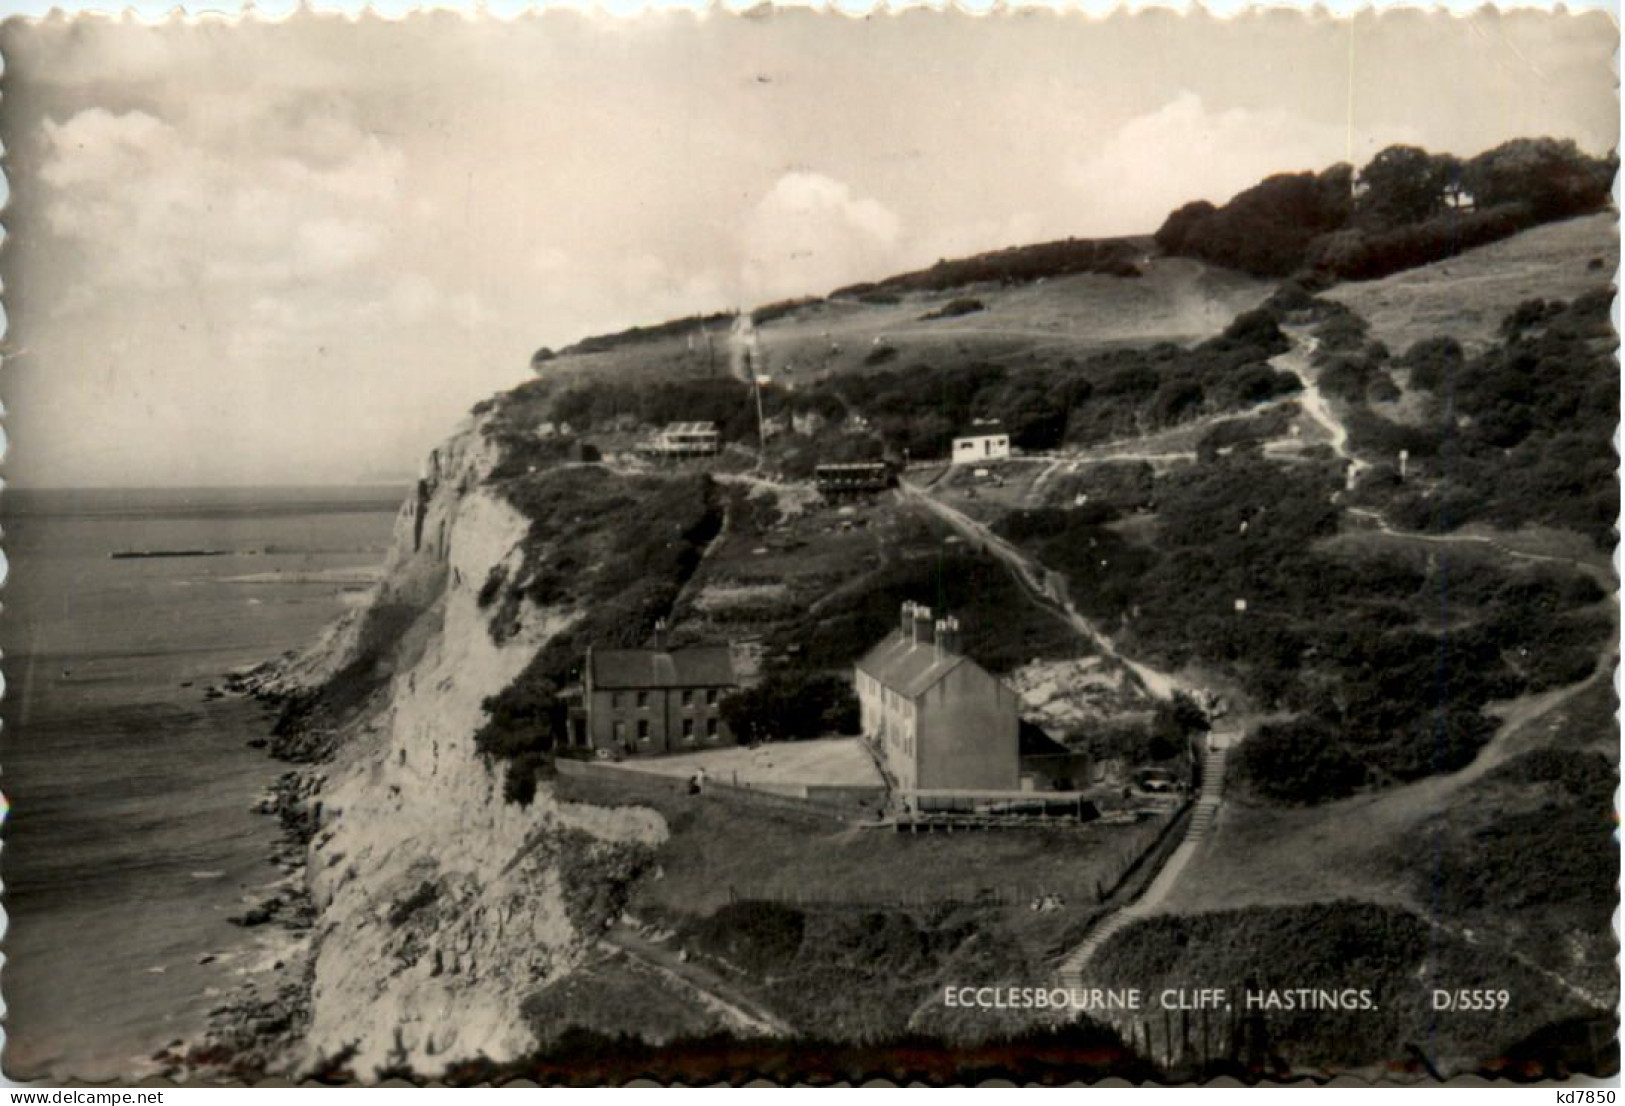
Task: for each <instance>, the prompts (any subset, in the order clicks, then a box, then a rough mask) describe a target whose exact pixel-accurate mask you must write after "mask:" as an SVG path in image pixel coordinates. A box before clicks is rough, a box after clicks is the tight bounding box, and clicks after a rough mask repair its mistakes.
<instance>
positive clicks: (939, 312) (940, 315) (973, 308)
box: [920, 297, 987, 323]
mask: <svg viewBox="0 0 1625 1106" xmlns="http://www.w3.org/2000/svg"><path fill="white" fill-rule="evenodd" d="M986 310H987V305H986V304H984V303H983V302H982V301H981V300H978V299H970V298H968V297H961V298H959V299H955V300H949V301H948V302H947V303H946V304H944V305H943V306H941V307H939V308H937V309H936V310H935V311H927V312H926V313H925V314H924V315H921V316H920V321H921V322H922V323H928V322H930V321H931V320H933V319H957V318H959V317H960V316H961V315H974V314H976V313H977V312H978V311H986Z"/></svg>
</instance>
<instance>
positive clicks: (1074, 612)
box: [897, 478, 1187, 700]
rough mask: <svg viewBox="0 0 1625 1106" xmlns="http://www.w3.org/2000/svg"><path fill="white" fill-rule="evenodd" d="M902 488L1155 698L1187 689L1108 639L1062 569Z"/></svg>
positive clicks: (907, 485)
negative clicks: (1069, 589)
mask: <svg viewBox="0 0 1625 1106" xmlns="http://www.w3.org/2000/svg"><path fill="white" fill-rule="evenodd" d="M897 490H898V493H899V495H901V496H902V498H903V499H904V500H905V501H908V502H912V503H918V504H919V505H921V506H922V507H924V508H925V509H926V510H928V511H930V512H931V513H932V514H934V515H936V516H937V517H938V518H940V519H941V520H942V521H943V522H945V523H947V524H948V525H949V526H950V527H952V528H953V529H954V530H956V531H958V532H959V534H960V536H961V537H963V538H964V539H965V540H966V541H969V542H972V543H973V544H976V545H979V546H981V547H982V548H984V549H986V550H987V551H988V552H989V553H992V554H993V555H994V556H995V557H997V558H999V560H1001V561H1003V562H1004V563H1005V566H1006V567H1007V568H1009V570H1010V571H1011V573H1012V574H1013V575H1014V576H1015V577H1016V580H1017V581H1018V582H1019V583H1020V584H1021V586H1022V587H1023V588H1024V589H1025V590H1026V591H1027V593H1028V594H1029V595H1031V596H1032V597H1033V598H1034V599H1035V600H1037V601H1038V603H1039V604H1040V605H1041V606H1043V607H1044V608H1046V609H1047V610H1049V611H1050V612H1051V613H1053V614H1055V615H1056V616H1058V617H1060V618H1062V619H1064V620H1065V621H1066V622H1067V624H1068V625H1070V626H1071V627H1072V628H1073V629H1074V630H1076V631H1077V632H1078V633H1079V634H1081V635H1082V636H1083V637H1085V638H1087V639H1088V640H1089V642H1090V643H1091V644H1092V645H1094V647H1095V648H1096V649H1097V650H1099V651H1100V653H1101V655H1102V656H1105V657H1109V658H1111V659H1112V660H1114V661H1116V662H1118V663H1119V664H1121V665H1122V666H1123V667H1125V668H1127V669H1128V670H1129V671H1130V672H1132V673H1134V676H1135V678H1137V679H1138V680H1139V681H1140V683H1141V684H1142V685H1143V686H1144V687H1145V689H1146V691H1148V692H1150V693H1151V695H1152V696H1153V697H1155V698H1157V699H1162V700H1168V699H1172V698H1173V697H1174V693H1175V692H1178V691H1182V690H1187V689H1186V688H1185V685H1183V684H1181V683H1180V682H1179V681H1178V680H1177V679H1175V678H1174V677H1173V676H1171V675H1169V674H1168V673H1166V672H1162V671H1159V670H1158V669H1155V668H1152V667H1151V666H1150V665H1148V664H1144V663H1142V662H1140V661H1136V660H1133V659H1132V658H1130V657H1126V656H1124V655H1123V654H1122V653H1121V652H1119V651H1118V648H1117V643H1116V642H1114V641H1112V639H1111V638H1109V637H1107V636H1106V634H1105V633H1104V632H1103V631H1102V630H1101V629H1100V627H1098V626H1096V625H1095V624H1094V623H1093V622H1091V621H1089V620H1088V619H1087V618H1085V617H1084V616H1083V615H1081V614H1079V613H1078V609H1077V608H1076V607H1075V606H1073V604H1072V600H1071V599H1069V598H1068V597H1067V594H1066V581H1065V579H1064V578H1062V576H1061V574H1060V573H1058V572H1052V571H1050V570H1049V569H1047V568H1044V567H1043V566H1042V565H1039V564H1036V563H1034V561H1033V560H1032V558H1030V557H1028V556H1027V555H1026V554H1025V553H1023V552H1022V551H1021V550H1019V549H1017V548H1016V547H1015V546H1013V545H1011V544H1010V543H1009V542H1007V541H1005V540H1004V539H1003V538H1001V537H999V536H998V535H997V534H995V533H994V532H993V531H992V530H990V529H988V528H987V526H985V525H984V524H982V523H980V522H977V521H976V520H975V519H973V518H971V517H970V516H969V515H967V514H965V513H964V512H963V511H961V510H959V509H958V508H956V507H951V506H949V505H948V504H946V503H944V502H942V500H940V499H938V498H936V497H935V496H933V495H930V494H929V493H928V492H926V491H925V490H924V489H922V488H919V487H917V486H915V485H914V484H911V483H909V482H908V480H907V479H906V478H905V479H903V480H901V481H899V483H898V486H897Z"/></svg>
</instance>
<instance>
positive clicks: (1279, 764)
mask: <svg viewBox="0 0 1625 1106" xmlns="http://www.w3.org/2000/svg"><path fill="white" fill-rule="evenodd" d="M1236 760H1237V765H1238V769H1237V770H1238V772H1239V773H1240V775H1241V778H1242V779H1243V780H1245V781H1246V782H1247V785H1248V786H1249V787H1251V788H1252V789H1253V790H1254V791H1256V792H1257V793H1258V794H1260V795H1263V796H1265V797H1266V798H1270V799H1274V800H1276V801H1278V802H1286V803H1318V802H1323V801H1325V800H1327V799H1340V798H1343V797H1344V796H1347V795H1352V794H1353V793H1354V792H1355V790H1356V789H1357V788H1359V787H1360V785H1361V784H1363V783H1364V782H1365V772H1364V770H1363V769H1362V768H1361V767H1360V763H1359V762H1358V761H1357V760H1355V759H1354V757H1353V756H1351V755H1350V754H1349V751H1348V749H1347V748H1345V746H1344V745H1343V742H1342V740H1341V739H1340V737H1339V735H1338V733H1337V731H1336V730H1335V729H1334V728H1333V727H1331V726H1329V725H1327V724H1326V723H1324V722H1321V721H1319V720H1317V719H1313V718H1305V719H1295V720H1293V721H1291V722H1271V723H1266V724H1265V725H1262V726H1260V727H1258V729H1257V730H1256V731H1255V732H1254V733H1253V734H1252V735H1251V736H1249V737H1248V738H1247V740H1246V741H1244V742H1242V744H1241V748H1240V749H1239V750H1238V751H1237V754H1236Z"/></svg>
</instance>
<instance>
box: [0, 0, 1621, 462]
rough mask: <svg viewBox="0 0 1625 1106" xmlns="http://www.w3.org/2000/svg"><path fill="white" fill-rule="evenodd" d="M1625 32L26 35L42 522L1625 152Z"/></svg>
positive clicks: (22, 224) (938, 19)
mask: <svg viewBox="0 0 1625 1106" xmlns="http://www.w3.org/2000/svg"><path fill="white" fill-rule="evenodd" d="M1617 42H1618V36H1617V32H1616V29H1615V25H1614V22H1613V20H1612V19H1611V18H1610V17H1609V16H1608V15H1606V14H1602V13H1591V14H1587V15H1567V14H1556V15H1554V14H1549V13H1543V12H1538V11H1524V12H1512V13H1507V14H1496V13H1495V12H1494V11H1492V10H1488V9H1486V10H1484V11H1481V12H1478V13H1476V14H1472V15H1470V16H1458V17H1450V16H1444V15H1433V16H1429V15H1425V14H1422V13H1417V12H1389V13H1386V14H1384V15H1383V16H1381V17H1380V18H1377V17H1373V16H1371V15H1369V14H1367V15H1364V16H1361V17H1359V18H1357V19H1355V20H1353V21H1349V20H1346V19H1345V20H1332V19H1329V18H1325V17H1321V18H1310V17H1305V16H1303V15H1300V14H1298V13H1295V12H1290V11H1275V12H1273V13H1268V14H1258V15H1252V16H1245V17H1241V18H1236V19H1231V20H1216V19H1213V18H1210V17H1206V16H1202V15H1199V14H1197V15H1184V16H1181V15H1178V14H1175V13H1171V12H1166V11H1162V12H1158V11H1148V12H1143V13H1140V14H1137V15H1120V16H1117V17H1113V18H1110V19H1105V20H1089V19H1086V18H1084V17H1082V16H1079V15H1075V14H1074V15H1058V14H1055V13H1052V12H1045V11H1034V12H1027V13H1023V14H1010V15H1003V16H994V17H980V18H978V17H973V16H968V15H953V14H944V13H939V12H931V11H928V10H916V11H913V12H908V13H904V14H900V15H889V16H887V15H877V16H870V17H868V18H852V17H848V16H842V15H836V14H829V13H824V14H819V13H815V12H808V11H793V10H780V11H777V12H773V13H770V14H758V15H736V14H731V13H727V12H715V13H712V14H710V15H695V14H692V13H688V12H668V13H664V14H644V15H642V16H639V17H637V18H616V17H613V16H610V15H606V14H598V15H582V14H578V13H572V12H564V11H555V12H550V13H548V14H546V15H541V16H535V15H533V16H529V17H526V18H522V19H520V20H517V21H513V22H498V21H495V20H490V19H485V20H481V19H474V18H469V17H465V16H462V15H459V14H451V13H439V14H429V15H419V16H416V17H413V18H409V19H405V20H395V21H388V20H381V19H376V18H371V17H364V18H362V19H360V20H359V21H356V20H350V19H344V18H338V17H331V16H329V17H320V16H312V15H304V16H298V17H293V18H290V19H286V20H281V21H269V20H268V21H263V22H233V21H228V20H225V19H208V18H205V19H199V20H193V21H189V22H178V21H169V22H164V23H160V24H157V25H150V24H146V23H141V22H138V21H128V20H127V21H118V20H113V19H106V18H95V19H92V18H86V17H78V18H61V17H58V18H53V19H48V20H44V21H40V22H24V21H22V20H11V21H8V22H7V23H6V24H5V25H4V26H3V27H0V51H3V54H4V59H5V74H4V79H3V83H0V139H3V141H4V143H5V148H6V159H5V169H6V173H7V177H8V180H9V185H10V196H11V200H10V204H9V206H8V207H7V209H6V210H5V212H4V215H3V217H0V218H3V221H4V224H5V228H6V235H7V236H6V246H5V251H4V253H3V254H0V277H3V279H4V282H5V308H6V312H7V316H8V320H9V326H8V330H7V333H6V337H5V341H4V345H3V347H0V349H3V350H4V351H5V352H6V357H5V361H4V366H3V369H0V396H3V398H4V400H5V404H6V409H7V420H6V430H7V435H8V438H9V441H10V451H9V454H8V456H7V459H6V463H5V466H4V476H5V478H6V480H7V482H8V483H11V484H13V485H22V486H109V485H112V486H119V485H124V486H137V485H215V484H301V483H346V482H353V481H356V480H358V479H363V478H370V477H382V476H395V475H399V474H407V473H412V472H415V471H416V469H417V465H418V459H419V458H420V457H421V456H422V455H424V454H425V453H427V452H428V450H429V449H431V448H432V447H433V446H434V445H435V444H436V443H437V442H438V441H439V440H441V439H442V438H444V437H445V436H446V435H447V434H448V433H450V432H451V431H452V430H453V428H454V427H455V425H456V424H457V422H458V421H459V419H460V418H461V417H462V416H463V415H464V414H465V413H466V412H467V409H468V408H469V407H470V406H471V405H472V404H473V403H474V402H476V401H477V400H479V399H482V398H484V397H485V396H487V395H489V394H491V393H492V392H495V391H498V390H500V389H503V388H507V387H511V386H513V385H514V384H516V383H519V382H521V381H522V380H524V379H526V378H527V376H528V373H529V370H528V363H529V359H530V355H531V353H532V352H533V351H534V350H535V349H537V348H538V347H539V346H543V345H547V346H553V347H558V346H561V345H564V344H568V343H569V342H572V341H574V340H576V339H579V338H581V337H584V336H586V335H589V334H593V333H601V332H604V331H607V330H613V329H618V328H621V327H625V326H629V325H634V324H640V323H649V322H656V321H660V320H663V319H666V318H671V317H675V316H678V315H683V314H688V313H691V312H695V311H713V310H719V309H727V308H730V307H737V306H751V305H754V304H760V303H763V302H768V301H771V300H775V299H780V298H784V297H787V296H792V295H803V294H816V293H823V292H827V291H829V290H830V289H831V288H833V287H836V286H838V285H840V284H843V283H850V282H853V281H857V280H864V279H873V278H877V277H881V276H885V275H888V274H890V273H893V272H897V271H901V270H903V269H907V268H911V267H916V266H920V265H925V264H929V263H931V262H932V261H934V260H936V259H937V258H939V257H947V256H955V255H960V254H965V253H970V252H976V251H979V250H985V249H992V248H998V247H1002V246H1008V245H1014V244H1019V243H1022V242H1032V241H1042V240H1046V239H1052V238H1059V237H1066V236H1069V235H1072V236H1079V237H1087V236H1095V235H1111V234H1124V233H1150V232H1152V231H1154V230H1155V229H1156V228H1157V226H1158V225H1159V224H1160V222H1161V221H1162V219H1163V217H1164V216H1165V215H1166V214H1167V212H1168V211H1169V210H1171V209H1172V208H1174V207H1177V206H1178V205H1179V204H1181V203H1184V202H1186V201H1188V200H1192V199H1201V198H1205V199H1210V200H1214V201H1216V202H1217V201H1223V200H1224V199H1226V198H1228V197H1229V196H1230V195H1232V194H1233V193H1235V192H1236V191H1239V190H1240V189H1242V188H1244V187H1246V186H1248V185H1250V184H1252V183H1254V182H1256V181H1257V180H1258V179H1259V178H1261V177H1263V176H1265V175H1267V174H1269V173H1271V172H1279V171H1290V170H1302V169H1319V168H1323V167H1325V166H1327V165H1329V164H1332V163H1334V162H1337V161H1343V160H1348V161H1352V162H1354V163H1355V164H1360V163H1363V162H1364V161H1366V160H1368V159H1369V158H1370V157H1371V155H1373V154H1374V153H1375V152H1376V151H1378V150H1379V149H1381V148H1382V147H1384V146H1387V145H1389V144H1391V143H1394V142H1408V143H1415V144H1419V145H1423V146H1426V147H1428V148H1430V149H1436V150H1449V151H1453V152H1456V153H1459V154H1464V155H1470V154H1473V153H1476V152H1478V151H1480V150H1483V149H1486V148H1488V147H1490V146H1493V145H1495V144H1497V143H1499V142H1502V141H1504V140H1506V139H1508V138H1512V137H1516V136H1519V135H1526V134H1550V135H1556V136H1560V137H1568V138H1573V139H1575V140H1576V141H1577V142H1579V143H1580V145H1581V146H1582V147H1584V148H1585V149H1587V150H1589V151H1591V152H1593V153H1602V152H1604V151H1606V150H1607V149H1609V148H1610V147H1612V146H1614V145H1615V144H1616V143H1617V139H1618V128H1619V122H1618V120H1619V115H1618V103H1617V100H1616V98H1615V92H1614V78H1613V74H1612V70H1611V66H1610V59H1611V56H1612V53H1613V51H1614V49H1615V47H1616V45H1617Z"/></svg>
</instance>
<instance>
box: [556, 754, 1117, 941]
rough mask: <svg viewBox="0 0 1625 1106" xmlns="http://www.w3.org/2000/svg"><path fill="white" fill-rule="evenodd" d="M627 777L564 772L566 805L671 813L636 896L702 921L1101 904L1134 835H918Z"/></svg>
mask: <svg viewBox="0 0 1625 1106" xmlns="http://www.w3.org/2000/svg"><path fill="white" fill-rule="evenodd" d="M620 775H624V776H626V777H628V778H626V779H624V780H623V779H622V778H620ZM620 775H618V776H617V778H616V779H614V780H604V779H600V778H574V777H571V778H563V777H561V778H560V779H559V780H558V781H557V785H556V786H557V788H558V794H559V796H560V797H561V798H564V799H566V800H570V801H575V802H588V803H592V804H593V805H596V806H621V805H629V804H631V805H638V806H649V807H653V808H654V809H656V810H658V811H660V813H661V814H662V815H663V816H664V817H665V819H666V822H667V824H668V826H669V827H670V829H671V837H670V839H669V840H668V841H667V842H666V844H665V845H663V846H662V847H661V849H660V855H659V858H658V860H659V863H660V866H661V869H662V872H663V875H662V877H661V878H659V879H656V880H646V881H644V882H643V883H642V884H640V885H639V888H638V891H637V893H636V895H635V897H634V899H633V903H632V908H633V909H634V911H636V912H638V913H640V914H643V913H649V914H651V915H653V916H660V915H664V914H679V915H691V916H693V915H701V916H703V915H706V914H710V913H711V912H713V911H715V910H716V909H718V908H719V907H721V906H724V905H726V904H727V903H729V902H730V901H732V900H734V899H758V898H760V899H771V900H788V901H808V902H813V901H818V900H820V899H827V900H828V901H830V902H833V903H837V904H839V903H856V904H885V903H892V902H896V903H931V902H973V901H976V900H977V899H978V898H986V897H988V896H990V895H1000V894H1006V895H1008V894H1014V893H1019V894H1021V895H1023V896H1027V895H1041V894H1059V895H1061V896H1063V897H1064V898H1065V899H1066V901H1067V904H1068V906H1069V907H1080V908H1092V906H1093V903H1094V889H1095V884H1096V881H1097V880H1107V879H1108V877H1109V875H1110V874H1111V873H1112V872H1113V871H1114V870H1115V868H1114V866H1115V865H1118V864H1119V863H1120V861H1121V851H1122V849H1123V847H1124V846H1125V845H1126V844H1127V843H1128V842H1129V841H1130V840H1131V839H1132V837H1133V835H1132V833H1131V832H1130V830H1128V829H1125V828H1122V827H1114V826H1103V825H1099V824H1090V825H1083V826H1076V827H1067V828H1049V829H1040V828H1033V829H1020V830H1010V831H1001V832H977V833H954V834H946V833H942V834H923V835H918V836H911V835H905V834H896V833H892V832H890V831H889V830H873V829H858V828H854V827H850V826H847V825H845V824H843V823H840V822H837V821H836V820H834V819H832V818H825V819H819V818H816V817H806V816H802V815H799V814H793V813H786V812H780V811H777V810H770V809H764V808H761V807H759V806H754V805H751V804H750V803H749V802H748V801H745V800H739V799H736V798H734V797H733V796H727V795H723V794H721V793H719V792H716V791H714V790H713V791H710V792H706V793H704V794H702V795H697V796H694V795H689V794H688V793H687V787H686V783H685V781H683V780H668V779H665V778H662V777H656V776H646V775H642V774H636V778H633V777H634V775H635V774H634V773H621V774H620Z"/></svg>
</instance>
